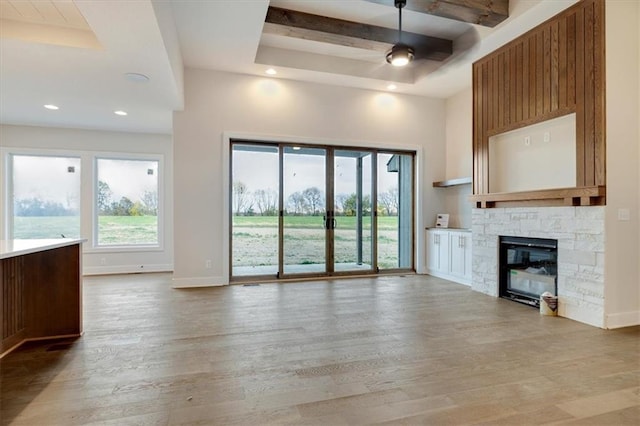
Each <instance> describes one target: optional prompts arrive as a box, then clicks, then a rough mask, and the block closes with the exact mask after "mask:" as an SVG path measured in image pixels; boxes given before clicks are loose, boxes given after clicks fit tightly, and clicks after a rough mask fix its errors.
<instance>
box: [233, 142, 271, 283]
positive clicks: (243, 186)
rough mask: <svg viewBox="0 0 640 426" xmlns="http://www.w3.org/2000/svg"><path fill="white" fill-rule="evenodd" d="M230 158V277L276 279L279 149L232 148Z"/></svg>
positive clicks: (268, 147)
mask: <svg viewBox="0 0 640 426" xmlns="http://www.w3.org/2000/svg"><path fill="white" fill-rule="evenodd" d="M231 154H232V159H231V160H232V164H231V219H232V220H231V275H232V276H259V275H276V274H277V273H278V196H279V195H278V194H279V188H280V185H279V179H278V176H279V174H280V173H279V169H280V159H279V154H278V147H277V146H268V145H264V144H262V145H249V144H233V145H232V151H231Z"/></svg>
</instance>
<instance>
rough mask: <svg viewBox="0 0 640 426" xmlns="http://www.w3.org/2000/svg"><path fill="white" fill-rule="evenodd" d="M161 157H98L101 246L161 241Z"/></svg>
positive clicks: (97, 200) (98, 244)
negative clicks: (159, 216) (159, 208)
mask: <svg viewBox="0 0 640 426" xmlns="http://www.w3.org/2000/svg"><path fill="white" fill-rule="evenodd" d="M158 166H159V161H158V160H149V159H144V160H137V159H115V158H98V159H97V160H96V176H97V182H96V200H95V202H96V206H95V207H96V212H97V223H96V242H97V244H96V245H97V246H110V245H113V246H128V245H159V238H158V206H159V203H158V186H159V185H158Z"/></svg>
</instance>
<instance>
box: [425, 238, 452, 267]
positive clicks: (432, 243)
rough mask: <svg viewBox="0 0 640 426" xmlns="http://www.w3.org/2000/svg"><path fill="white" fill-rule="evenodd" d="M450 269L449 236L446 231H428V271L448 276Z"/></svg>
mask: <svg viewBox="0 0 640 426" xmlns="http://www.w3.org/2000/svg"><path fill="white" fill-rule="evenodd" d="M448 269H449V235H448V232H446V231H439V230H433V229H429V230H428V231H427V270H428V271H429V273H432V274H433V273H442V274H446V273H447V271H448Z"/></svg>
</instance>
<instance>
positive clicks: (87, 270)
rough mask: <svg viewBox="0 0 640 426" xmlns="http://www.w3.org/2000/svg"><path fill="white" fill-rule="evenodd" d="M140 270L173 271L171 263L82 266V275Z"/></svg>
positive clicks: (130, 272)
mask: <svg viewBox="0 0 640 426" xmlns="http://www.w3.org/2000/svg"><path fill="white" fill-rule="evenodd" d="M141 272H145V273H146V272H173V265H172V264H157V265H148V264H143V265H118V266H83V267H82V275H111V274H137V273H141Z"/></svg>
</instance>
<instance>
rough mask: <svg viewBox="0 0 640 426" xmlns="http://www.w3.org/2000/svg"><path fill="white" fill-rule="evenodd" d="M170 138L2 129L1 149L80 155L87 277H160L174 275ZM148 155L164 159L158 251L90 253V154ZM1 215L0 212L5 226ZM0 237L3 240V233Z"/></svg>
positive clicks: (0, 193) (2, 172)
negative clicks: (153, 274)
mask: <svg viewBox="0 0 640 426" xmlns="http://www.w3.org/2000/svg"><path fill="white" fill-rule="evenodd" d="M172 143H173V142H172V138H171V135H166V134H148V133H129V132H112V131H100V130H83V129H69V128H58V127H37V126H13V125H6V124H3V125H0V147H1V148H2V151H3V152H12V151H13V152H21V153H32V154H34V155H38V154H40V155H42V154H52V155H78V154H80V157H81V161H82V163H81V164H82V165H81V168H82V170H83V171H84V172H86V174H85V173H82V182H81V211H80V236H81V238H86V239H87V240H88V241H87V242H86V243H85V244H83V256H82V267H83V272H84V273H85V274H109V273H131V272H140V271H145V272H159V271H171V270H172V269H173V209H172V205H173V185H172V182H173V158H172V156H173V149H172ZM96 153H107V154H108V153H112V154H113V153H117V154H152V155H160V156H162V158H163V165H164V173H163V184H164V200H163V205H164V215H163V219H162V223H161V225H162V227H163V237H164V241H163V245H162V248H161V249H124V250H118V249H116V248H99V249H95V248H94V247H93V235H92V234H93V177H92V176H91V175H90V171H89V169H85V167H86V166H87V162H91V161H92V160H93V157H92V154H96ZM0 163H2V164H1V165H0V176H1V179H0V181H1V182H2V184H0V187H1V189H0V199H1V200H3V201H4V200H5V199H6V198H5V195H6V194H5V193H4V191H5V190H6V188H5V185H4V177H5V170H4V165H5V164H4V158H2V159H1V161H0ZM4 214H5V210H4V209H0V224H2V226H4V224H5V223H6V218H5V216H4ZM0 234H2V235H1V237H2V238H5V235H4V233H3V232H1V233H0Z"/></svg>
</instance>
